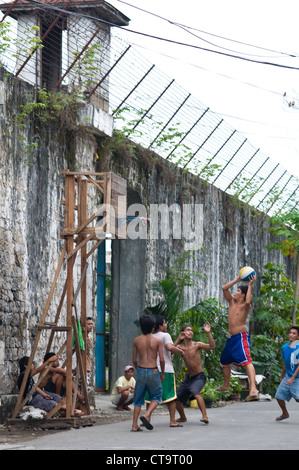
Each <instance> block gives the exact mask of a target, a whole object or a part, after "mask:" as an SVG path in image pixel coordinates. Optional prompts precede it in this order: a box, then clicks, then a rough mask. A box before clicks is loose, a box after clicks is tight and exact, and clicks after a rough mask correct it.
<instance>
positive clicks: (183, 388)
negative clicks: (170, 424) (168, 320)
mask: <svg viewBox="0 0 299 470" xmlns="http://www.w3.org/2000/svg"><path fill="white" fill-rule="evenodd" d="M204 330H205V332H206V333H207V335H208V337H209V344H205V343H201V342H200V341H196V342H195V341H192V339H193V329H192V327H191V326H190V325H185V326H184V327H183V328H182V331H181V333H180V334H179V336H178V338H177V339H176V341H175V343H174V345H175V346H177V345H178V343H179V342H180V341H184V343H183V344H180V348H181V349H182V350H183V359H184V361H185V364H186V366H187V371H188V375H186V377H185V378H184V380H183V382H182V383H181V385H180V386H179V388H178V389H177V397H178V400H177V402H176V408H177V411H178V412H179V414H180V416H181V418H180V419H178V420H177V421H178V422H185V421H187V418H186V415H185V412H184V407H183V404H186V402H187V400H188V398H189V397H190V395H193V396H194V397H195V399H196V401H197V403H198V406H199V409H200V410H201V413H202V419H201V420H200V421H201V422H203V423H205V424H208V423H209V420H208V416H207V410H206V405H205V402H204V399H203V398H202V396H201V395H200V392H201V390H202V389H203V387H204V385H205V383H206V380H207V378H206V375H205V373H204V371H203V368H202V364H201V354H200V351H201V349H203V350H204V351H212V350H213V349H215V341H214V339H213V336H212V334H211V325H210V324H209V323H208V322H207V323H205V324H204Z"/></svg>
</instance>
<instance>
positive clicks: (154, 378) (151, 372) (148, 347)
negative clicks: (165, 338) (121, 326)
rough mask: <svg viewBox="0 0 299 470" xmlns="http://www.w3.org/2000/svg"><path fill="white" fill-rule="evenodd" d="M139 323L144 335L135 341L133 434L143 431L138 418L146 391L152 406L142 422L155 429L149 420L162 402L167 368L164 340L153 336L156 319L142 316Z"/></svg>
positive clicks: (142, 417) (150, 316)
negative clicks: (158, 365)
mask: <svg viewBox="0 0 299 470" xmlns="http://www.w3.org/2000/svg"><path fill="white" fill-rule="evenodd" d="M139 322H140V328H141V331H142V335H140V336H137V338H135V339H134V341H133V364H134V367H135V369H136V370H137V376H136V385H135V392H134V413H133V423H132V431H133V432H137V431H142V429H141V428H140V427H139V426H138V418H139V414H140V410H141V406H142V405H144V403H145V393H146V391H148V394H149V401H150V404H149V406H148V408H147V410H146V412H145V413H144V415H143V416H141V418H140V420H141V421H142V423H143V424H144V426H145V427H146V428H147V429H149V430H151V429H153V426H152V425H151V423H150V422H149V419H150V416H151V414H152V412H153V411H154V410H155V409H156V408H157V406H158V405H159V404H160V403H161V401H162V386H161V381H163V380H164V368H165V361H164V354H163V344H162V340H161V339H159V338H156V337H155V336H154V335H153V334H152V333H153V331H154V328H155V319H154V317H153V316H152V315H142V316H141V317H140V320H139ZM157 355H159V358H160V367H161V374H160V373H159V370H158V367H157ZM138 356H139V362H138Z"/></svg>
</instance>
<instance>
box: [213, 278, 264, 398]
mask: <svg viewBox="0 0 299 470" xmlns="http://www.w3.org/2000/svg"><path fill="white" fill-rule="evenodd" d="M255 281H256V277H255V276H252V277H251V279H250V280H249V281H248V286H247V285H241V286H240V287H239V288H238V290H237V291H236V293H235V294H234V295H232V294H231V293H230V290H229V289H230V288H231V287H232V286H233V285H235V284H237V283H238V282H242V281H241V279H240V278H239V277H237V278H236V279H234V280H233V281H230V282H228V283H227V284H225V285H224V286H223V287H222V291H223V295H224V297H225V299H226V300H227V301H228V330H229V333H230V335H231V336H230V338H228V340H227V342H226V345H225V347H224V350H223V351H222V354H221V357H220V363H221V365H222V367H223V375H224V384H223V385H222V386H221V387H219V388H216V391H218V392H223V391H228V390H229V389H230V375H231V365H233V364H234V365H237V366H244V367H245V368H246V372H247V375H248V379H249V383H250V390H249V395H248V396H247V397H246V399H245V401H252V400H259V396H258V391H257V388H256V383H255V369H254V366H253V364H252V361H251V357H250V336H249V333H248V332H247V327H246V320H247V317H248V314H249V310H250V307H251V300H252V285H253V283H254V282H255Z"/></svg>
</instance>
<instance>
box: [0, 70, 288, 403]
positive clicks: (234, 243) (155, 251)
mask: <svg viewBox="0 0 299 470" xmlns="http://www.w3.org/2000/svg"><path fill="white" fill-rule="evenodd" d="M32 92H33V89H32V88H31V87H30V86H29V85H27V84H24V83H22V82H21V81H18V80H13V79H11V78H9V77H6V76H5V75H4V73H3V71H2V72H0V261H1V262H0V280H1V282H0V397H1V400H2V403H3V402H4V401H5V400H4V398H3V397H4V396H5V395H9V394H12V393H16V391H17V390H16V385H15V384H16V378H17V375H18V372H19V371H18V364H17V360H18V359H19V358H20V357H22V356H23V355H29V354H30V352H31V347H32V345H33V341H34V338H35V334H36V331H37V330H36V328H37V325H38V322H39V320H40V317H41V314H42V310H43V307H44V305H45V301H46V299H47V296H48V293H49V289H50V285H51V281H52V279H53V276H54V273H55V270H56V267H57V263H58V258H59V255H60V253H61V249H62V240H61V238H60V232H61V231H62V229H63V226H64V207H63V205H61V200H63V199H64V179H63V177H62V175H61V170H62V169H64V168H67V167H68V168H70V162H69V161H68V160H67V155H68V154H69V153H70V146H71V144H72V142H70V141H69V140H68V139H67V136H64V138H63V136H60V139H59V140H58V139H57V127H56V126H55V125H54V124H51V125H46V124H45V125H43V127H40V128H39V129H37V128H35V127H34V126H33V125H32V123H30V122H28V123H26V128H25V129H24V130H23V131H22V134H20V130H19V129H17V127H16V124H15V116H16V114H17V113H18V112H19V107H20V104H21V103H22V102H23V101H24V96H25V94H28V93H32ZM20 135H21V136H23V137H25V140H26V143H29V144H30V143H31V142H35V141H38V142H39V146H38V149H37V150H36V151H35V152H34V158H33V160H32V165H31V166H28V164H27V162H26V161H25V157H24V153H23V150H22V148H23V147H22V146H21V145H20V141H19V140H18V137H19V136H20ZM98 139H99V138H98ZM98 143H99V146H98V148H95V143H94V140H87V139H86V141H84V140H83V141H82V140H81V141H77V142H76V150H75V154H76V159H75V160H74V161H72V164H73V165H74V164H76V169H81V170H97V171H110V170H112V171H114V172H115V173H118V174H120V175H121V176H123V177H124V178H126V179H127V181H128V186H129V194H133V195H135V196H134V197H135V199H134V197H132V199H130V200H131V201H133V202H136V200H137V201H139V202H141V203H142V204H144V207H145V209H146V211H149V209H150V205H151V204H161V203H165V204H167V205H170V204H178V205H179V206H180V207H182V205H183V204H184V203H186V204H189V203H190V204H193V206H194V204H202V205H203V239H202V241H203V247H204V250H202V249H199V250H196V251H194V252H193V255H194V257H193V258H190V259H189V261H188V263H189V266H188V267H189V269H190V270H193V271H194V272H198V273H201V274H203V275H204V277H202V278H200V279H199V283H198V287H197V288H192V289H187V290H186V296H185V299H186V306H188V305H189V304H190V305H192V304H195V303H196V302H198V301H199V300H200V299H202V298H205V297H217V298H220V299H221V285H222V284H223V283H224V282H225V281H227V280H228V279H229V278H232V277H234V276H235V275H236V273H237V272H238V270H239V268H240V267H241V266H243V265H244V264H247V263H248V264H252V265H253V266H254V267H255V268H256V270H257V272H258V274H260V273H261V272H262V269H263V265H264V264H265V263H266V262H267V261H268V260H272V261H273V262H275V263H287V268H286V270H287V272H288V273H289V274H292V273H293V266H292V264H291V262H287V261H286V259H285V258H283V257H282V255H280V254H279V253H273V252H271V253H269V252H268V251H267V249H266V245H267V244H268V243H269V242H270V241H271V237H270V235H269V233H268V231H267V222H266V220H264V219H263V217H262V215H256V214H254V213H253V212H252V211H251V210H250V209H249V208H243V207H239V206H238V205H236V204H235V203H234V202H233V201H232V199H231V198H230V197H228V196H227V195H226V194H224V193H223V192H221V191H219V190H218V189H217V188H215V187H213V186H210V185H207V184H205V183H204V182H203V181H200V180H199V179H197V178H195V177H194V176H192V175H190V174H188V173H183V172H182V171H181V170H179V169H178V168H177V167H175V166H173V165H171V164H168V163H167V162H165V161H163V160H162V159H159V158H157V156H156V155H152V154H149V153H148V152H142V151H141V149H139V148H137V149H136V152H135V156H134V158H131V157H128V155H127V154H126V152H125V151H124V152H120V153H116V152H114V154H112V153H111V152H103V151H102V150H101V149H103V147H102V142H99V141H98ZM95 154H97V155H99V156H100V158H99V160H98V161H97V164H96V165H95V163H94V161H95ZM153 157H155V160H154V158H153ZM137 196H138V197H137ZM88 204H89V208H94V207H97V204H98V199H97V198H96V197H91V198H90V200H89V201H88ZM91 213H92V212H91ZM148 215H149V212H148ZM245 240H246V246H245ZM113 245H114V248H113V266H112V271H113V300H112V314H111V315H112V316H111V319H112V321H111V323H112V325H113V327H112V328H113V330H112V334H111V364H110V365H111V369H112V378H114V377H116V376H117V375H119V374H120V373H122V370H123V366H124V365H125V364H126V363H130V362H131V360H132V338H133V337H134V336H135V335H136V334H137V331H138V330H137V327H136V320H137V318H138V317H139V315H140V313H142V311H143V308H144V307H145V306H147V305H151V304H153V303H155V302H156V300H157V299H156V297H155V296H154V295H153V293H152V291H151V290H150V289H149V286H150V283H151V281H153V280H156V279H163V278H164V277H165V275H166V272H167V269H168V268H169V265H170V262H171V260H172V259H176V258H178V257H179V256H181V255H182V254H183V253H184V251H185V249H186V246H185V244H184V241H182V240H173V239H171V238H170V239H169V240H161V239H157V240H151V239H150V238H148V239H147V240H141V241H138V240H137V241H136V242H135V241H133V240H128V241H126V240H124V241H117V242H113ZM62 275H65V268H63V270H62ZM78 278H79V274H78ZM87 278H88V289H87V290H88V314H89V315H90V316H93V317H94V318H95V316H96V253H95V254H94V257H93V258H92V259H90V261H89V267H88V273H87ZM62 284H63V283H62ZM60 294H61V292H59V289H58V291H57V292H56V293H55V295H54V298H53V308H51V309H50V313H49V319H51V316H52V317H53V316H54V313H55V309H56V307H57V304H58V302H59V300H60ZM45 345H46V338H44V337H43V336H42V340H41V343H40V345H39V350H38V353H37V356H36V359H37V363H38V362H41V360H42V357H43V354H44V348H45ZM54 349H55V345H54ZM111 383H112V382H111ZM0 408H1V404H0Z"/></svg>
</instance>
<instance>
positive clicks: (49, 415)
mask: <svg viewBox="0 0 299 470" xmlns="http://www.w3.org/2000/svg"><path fill="white" fill-rule="evenodd" d="M65 402H66V397H63V398H62V399H61V400H60V402H59V403H57V405H56V406H54V408H52V410H51V411H49V413H48V414H47V416H46V419H50V418H52V416H54V415H55V414H56V413H57V411H59V410H61V408H62V407H63V406H64V405H65Z"/></svg>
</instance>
